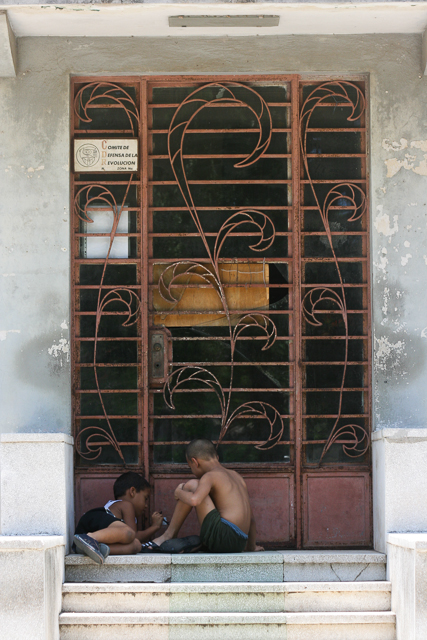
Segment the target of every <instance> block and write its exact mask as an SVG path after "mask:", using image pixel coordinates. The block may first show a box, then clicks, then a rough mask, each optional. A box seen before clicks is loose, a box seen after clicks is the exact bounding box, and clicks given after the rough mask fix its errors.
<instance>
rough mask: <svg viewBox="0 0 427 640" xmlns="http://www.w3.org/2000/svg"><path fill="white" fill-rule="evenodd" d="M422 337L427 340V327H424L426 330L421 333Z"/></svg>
mask: <svg viewBox="0 0 427 640" xmlns="http://www.w3.org/2000/svg"><path fill="white" fill-rule="evenodd" d="M421 337H422V338H427V327H424V329H423V330H422V331H421Z"/></svg>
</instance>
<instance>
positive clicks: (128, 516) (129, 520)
mask: <svg viewBox="0 0 427 640" xmlns="http://www.w3.org/2000/svg"><path fill="white" fill-rule="evenodd" d="M120 512H121V516H122V520H123V522H124V523H125V524H127V525H128V527H130V528H131V529H133V531H135V533H136V528H137V527H136V522H135V509H134V507H133V505H132V504H131V503H130V502H126V501H125V500H123V501H122V503H121V504H120Z"/></svg>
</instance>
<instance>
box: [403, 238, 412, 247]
mask: <svg viewBox="0 0 427 640" xmlns="http://www.w3.org/2000/svg"><path fill="white" fill-rule="evenodd" d="M403 246H404V247H406V248H407V249H408V247H410V246H411V243H410V242H408V241H407V240H405V242H404V243H403Z"/></svg>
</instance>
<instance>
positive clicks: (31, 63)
mask: <svg viewBox="0 0 427 640" xmlns="http://www.w3.org/2000/svg"><path fill="white" fill-rule="evenodd" d="M18 52H19V74H18V77H17V78H16V79H1V80H0V111H1V119H0V183H1V199H0V216H1V218H0V230H1V231H0V233H1V253H0V282H1V287H0V291H1V294H0V295H1V298H0V308H1V316H0V407H1V409H0V430H1V431H7V432H13V431H63V432H66V433H68V432H69V431H70V391H69V389H70V365H69V355H70V354H69V343H68V338H69V329H68V327H69V188H68V163H69V114H68V108H69V76H70V74H71V73H75V74H103V73H104V74H108V73H111V74H114V73H116V74H120V73H126V74H137V73H215V72H234V73H236V72H246V73H251V72H265V73H286V72H301V73H304V74H305V73H313V74H343V75H345V76H347V77H348V75H349V74H351V73H369V74H370V91H371V154H372V157H371V180H372V194H371V195H372V205H371V208H372V260H373V318H374V327H375V330H374V347H375V358H374V362H375V368H374V426H375V427H376V428H379V427H383V426H389V427H394V426H396V427H401V426H405V427H419V426H427V424H426V415H427V412H426V403H427V394H426V393H425V388H426V384H427V365H426V362H425V360H426V358H425V356H426V350H427V313H426V299H427V296H426V295H425V284H424V282H425V278H426V276H427V243H426V242H425V240H426V233H427V226H426V223H427V216H426V211H427V111H426V107H425V105H426V103H427V79H426V78H424V77H421V75H422V74H421V69H420V64H421V36H419V35H403V36H396V35H393V36H384V35H381V36H373V35H370V36H336V37H334V36H317V37H313V36H310V37H307V36H294V37H275V36H265V37H256V38H231V37H224V38H203V39H201V38H186V39H184V38H180V39H173V38H168V39H160V38H159V39H156V38H150V39H142V38H141V39H137V38H129V39H126V38H118V39H113V38H91V39H89V38H87V39H84V38H80V39H79V38H72V39H65V38H64V39H60V38H20V39H19V40H18Z"/></svg>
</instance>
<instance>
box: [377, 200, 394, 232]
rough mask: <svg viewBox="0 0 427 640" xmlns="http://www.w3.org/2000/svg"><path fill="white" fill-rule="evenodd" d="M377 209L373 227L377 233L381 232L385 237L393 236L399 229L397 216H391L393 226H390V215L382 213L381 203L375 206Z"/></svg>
mask: <svg viewBox="0 0 427 640" xmlns="http://www.w3.org/2000/svg"><path fill="white" fill-rule="evenodd" d="M377 210H378V212H379V213H378V215H377V217H376V218H375V221H374V226H375V229H376V230H377V231H378V233H382V234H383V235H385V236H387V237H389V236H393V235H394V234H395V233H397V232H398V231H399V227H398V224H397V216H393V226H392V227H391V226H390V216H389V215H388V213H383V205H382V204H379V205H378V206H377Z"/></svg>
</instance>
